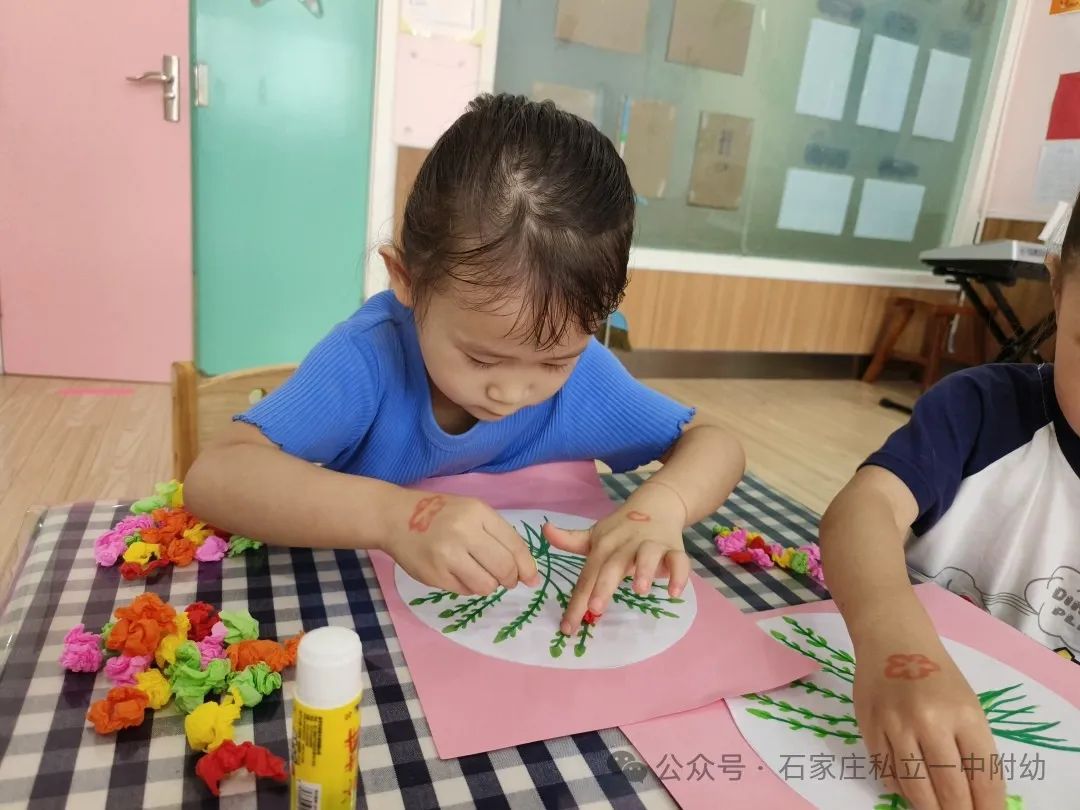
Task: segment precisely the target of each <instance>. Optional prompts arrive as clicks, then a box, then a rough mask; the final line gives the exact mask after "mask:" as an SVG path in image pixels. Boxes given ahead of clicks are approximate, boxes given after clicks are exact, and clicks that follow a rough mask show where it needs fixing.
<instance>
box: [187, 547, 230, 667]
mask: <svg viewBox="0 0 1080 810" xmlns="http://www.w3.org/2000/svg"><path fill="white" fill-rule="evenodd" d="M204 545H205V544H204ZM228 632H229V631H228V629H227V628H226V627H225V625H224V624H223V623H221V622H215V623H214V626H213V627H211V628H210V635H208V636H207V637H206V638H204V639H203V640H202V641H196V642H195V646H196V647H198V648H199V655H200V656H201V657H202V668H203V669H206V665H207V664H208V663H210V662H211V661H212V660H214V659H215V658H224V657H225V635H226V634H227V633H228Z"/></svg>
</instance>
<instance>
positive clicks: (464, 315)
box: [185, 95, 743, 633]
mask: <svg viewBox="0 0 1080 810" xmlns="http://www.w3.org/2000/svg"><path fill="white" fill-rule="evenodd" d="M633 225H634V193H633V190H632V189H631V187H630V181H629V178H628V176H627V173H626V167H625V166H624V164H623V162H622V160H621V159H620V158H619V156H618V154H617V153H616V151H615V149H614V147H613V146H612V144H611V142H610V141H609V140H608V139H607V138H605V137H604V136H603V135H602V134H600V132H599V131H598V130H597V129H596V128H595V127H593V126H592V125H591V124H589V123H587V122H585V121H583V120H582V119H580V118H577V117H575V116H572V115H570V114H568V113H565V112H562V111H559V110H558V109H556V107H555V106H554V105H553V104H551V103H550V102H546V103H542V104H541V103H536V102H532V101H528V100H527V99H525V98H522V97H512V96H507V95H500V96H482V97H480V98H478V99H477V100H475V101H474V102H473V103H472V104H471V105H470V106H469V109H468V111H467V112H466V113H465V114H464V115H463V116H462V117H461V118H459V119H458V120H457V122H455V123H454V124H453V125H452V126H451V127H450V129H449V130H447V132H446V133H445V134H444V135H443V136H442V138H440V139H439V142H438V143H437V144H436V145H435V147H434V148H433V149H432V151H431V153H430V155H429V156H428V157H427V159H426V160H425V161H424V164H423V166H422V168H421V170H420V173H419V176H418V177H417V179H416V184H415V186H414V188H413V190H412V192H411V194H410V195H409V199H408V203H407V205H406V208H405V216H404V222H403V226H402V230H401V239H400V243H399V244H398V245H396V246H394V247H393V248H388V249H385V250H384V251H383V258H384V260H385V262H386V266H387V269H388V271H389V275H390V286H391V290H390V291H388V292H385V293H382V294H380V295H376V296H374V297H373V298H371V299H370V300H369V301H368V302H367V303H366V304H364V306H363V307H361V308H360V310H359V311H358V312H357V313H356V314H355V315H354V316H353V317H352V318H350V319H349V320H348V321H346V322H345V323H342V324H340V325H339V326H337V327H336V328H335V329H334V330H333V331H331V333H330V334H329V335H328V336H327V337H326V338H325V339H324V340H323V341H322V342H321V343H320V344H319V345H318V346H316V347H315V349H314V350H313V351H312V352H311V354H310V355H309V356H308V357H307V359H306V360H305V361H304V362H303V363H302V364H301V366H300V367H299V369H298V370H297V371H296V373H295V374H294V375H293V376H292V377H291V379H290V380H289V381H288V382H286V383H285V384H284V385H283V386H282V387H281V388H280V389H279V390H277V391H275V392H274V393H272V394H271V395H270V396H268V397H267V398H265V399H264V400H262V401H261V402H260V403H258V404H257V405H256V406H254V407H253V408H252V409H251V410H250V411H249V412H247V413H246V414H243V415H242V416H240V417H238V420H237V421H236V422H234V424H233V425H232V426H231V428H230V429H229V430H227V431H226V432H225V435H223V436H221V437H220V438H219V439H218V440H217V441H216V442H215V443H214V444H213V445H212V446H210V447H208V448H207V449H206V450H205V451H204V452H203V453H202V454H201V455H200V456H199V458H198V459H197V461H196V463H195V464H194V466H193V467H192V469H191V471H190V473H189V475H188V479H187V482H186V484H185V498H186V500H187V502H188V504H189V505H190V507H191V508H192V510H193V511H195V512H196V513H197V514H198V515H200V516H201V517H203V518H204V519H206V520H209V521H211V522H212V523H214V524H215V525H219V526H222V527H223V528H226V529H228V530H230V531H233V532H237V533H241V534H246V535H252V536H255V537H259V538H260V539H263V540H266V541H268V542H271V543H282V544H289V545H294V546H311V547H324V548H325V547H331V548H380V549H382V550H384V551H386V552H387V553H389V554H390V555H391V556H393V557H394V559H395V560H396V561H397V562H398V564H399V565H401V566H402V567H403V568H404V569H405V570H406V571H408V572H409V573H410V574H411V575H412V576H413V577H415V578H416V579H418V580H420V581H422V582H424V583H425V584H428V585H431V586H433V587H439V588H446V589H448V590H451V591H455V592H457V593H461V594H488V593H491V592H492V591H493V590H494V589H495V588H497V587H498V586H499V585H503V586H505V587H508V588H509V587H513V586H515V585H516V584H517V583H518V582H525V583H527V584H533V583H535V582H536V581H537V572H536V566H535V564H534V563H533V560H532V557H531V556H530V554H529V553H528V550H527V548H526V545H525V544H524V543H523V542H522V541H521V539H520V538H519V537H518V536H517V534H516V533H515V532H514V530H513V529H512V528H511V527H510V526H509V525H508V524H507V523H506V522H505V521H504V520H503V519H502V518H501V517H500V516H499V515H498V514H497V513H496V512H494V511H493V510H492V509H491V508H489V507H488V506H487V505H485V504H483V503H481V502H480V501H478V500H475V499H471V498H462V497H455V496H450V495H441V494H432V493H425V492H417V491H412V490H407V489H405V488H404V486H407V485H409V484H412V483H414V482H416V481H419V480H421V479H424V478H427V477H431V476H444V475H452V474H457V473H466V472H501V471H508V470H514V469H519V468H521V467H525V466H528V465H533V464H541V463H545V462H553V461H566V460H590V461H591V460H594V459H600V460H602V461H604V462H606V463H607V464H609V465H610V466H611V467H612V468H613V469H614V470H616V471H622V470H629V469H633V468H634V467H637V466H639V465H641V464H644V463H647V462H650V461H653V460H655V459H661V460H663V461H664V462H665V466H664V468H663V469H662V470H660V471H659V472H657V473H655V474H654V475H653V476H651V477H650V478H649V480H648V482H647V483H646V484H645V485H643V486H642V487H640V488H639V489H637V490H636V491H635V492H634V493H633V495H631V497H630V498H629V499H628V500H627V502H626V503H625V504H623V505H622V506H620V508H619V509H617V510H616V511H615V512H614V513H613V514H612V515H611V516H610V517H608V518H606V519H604V520H602V521H600V522H599V523H598V524H596V526H594V527H593V529H591V530H590V531H586V532H567V531H563V530H560V529H557V528H555V527H554V526H548V527H547V528H546V529H545V532H546V536H547V538H548V540H549V541H550V542H551V543H552V544H553V545H556V546H557V547H559V548H563V549H566V550H569V551H575V552H579V553H582V554H587V557H588V559H587V562H586V565H585V567H584V569H583V571H582V574H581V577H580V579H579V581H578V586H577V588H576V589H575V591H574V594H573V597H572V598H571V600H570V603H569V607H568V608H567V610H566V614H565V616H564V618H563V625H562V630H563V632H566V633H573V632H576V630H577V629H578V627H579V625H580V621H581V619H582V617H583V616H584V614H585V612H586V610H591V611H592V612H593V613H596V614H599V613H601V612H602V611H603V610H604V608H605V606H606V604H607V602H608V600H609V598H610V596H611V594H612V592H613V591H614V590H615V589H616V588H617V587H618V585H619V583H620V582H621V581H622V579H623V578H624V577H625V576H627V575H633V577H634V587H635V588H636V589H637V590H638V591H639V592H641V593H646V592H647V591H648V588H650V587H651V585H652V583H653V581H654V579H655V578H665V577H666V578H667V579H668V590H669V592H670V593H671V595H672V596H676V595H678V594H679V593H680V592H681V591H682V589H683V588H684V587H685V584H686V580H687V577H688V576H689V561H688V558H687V556H686V553H685V551H684V549H683V541H682V531H683V529H684V527H685V526H687V525H688V524H690V523H693V522H695V521H697V520H700V519H701V518H702V517H704V516H706V515H708V514H710V513H711V512H713V511H714V510H715V509H716V508H717V507H718V506H719V505H720V504H721V503H722V502H723V501H724V500H725V499H726V498H727V496H728V495H729V494H730V492H731V490H732V489H733V488H734V486H735V483H736V482H737V481H738V480H739V478H740V477H741V475H742V472H743V453H742V449H741V447H740V446H739V444H738V442H737V441H736V440H735V439H734V438H732V437H731V436H730V435H729V434H728V433H726V432H725V431H723V430H721V429H720V428H718V427H715V426H711V425H702V424H699V423H698V422H695V423H694V424H690V422H691V419H692V417H693V415H694V412H693V410H692V409H690V408H687V407H685V406H683V405H680V404H678V403H676V402H674V401H672V400H670V399H668V398H666V397H664V396H661V395H660V394H658V393H656V392H655V391H652V390H650V389H649V388H647V387H645V386H644V385H642V384H640V383H638V382H637V381H635V380H634V379H633V378H632V377H631V376H630V375H629V374H628V373H627V372H626V371H625V370H624V369H623V367H622V366H621V364H620V363H619V361H618V360H617V359H616V358H615V357H614V356H613V355H612V354H611V353H610V352H609V351H608V350H607V349H606V348H604V347H603V346H601V345H600V344H599V343H598V342H597V341H596V340H595V339H594V338H593V334H594V332H595V331H596V330H597V328H598V326H599V325H600V324H601V323H602V322H603V321H604V319H605V318H606V317H607V316H608V314H609V313H611V312H612V311H613V310H614V309H615V307H616V306H617V305H618V303H619V301H620V299H621V297H622V295H623V291H624V288H625V286H626V281H627V261H628V258H629V249H630V240H631V236H632V233H633Z"/></svg>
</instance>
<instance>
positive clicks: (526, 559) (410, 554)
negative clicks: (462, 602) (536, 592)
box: [384, 492, 540, 596]
mask: <svg viewBox="0 0 1080 810" xmlns="http://www.w3.org/2000/svg"><path fill="white" fill-rule="evenodd" d="M407 496H408V497H409V498H410V501H409V506H408V509H407V510H405V512H404V514H405V515H406V518H405V520H404V521H403V525H402V527H401V531H400V532H397V533H395V535H394V538H393V541H392V543H390V544H388V545H387V546H386V547H385V548H384V550H385V551H386V552H387V553H388V554H389V555H390V556H391V557H393V558H394V560H395V561H396V562H397V564H398V565H400V566H401V567H402V568H404V569H405V571H407V572H408V574H409V576H411V577H412V578H413V579H417V580H419V581H420V582H423V583H424V584H425V585H429V586H431V587H433V588H442V589H443V590H447V591H453V592H454V593H457V594H461V595H471V594H476V595H480V596H487V595H488V594H490V593H492V592H493V591H495V590H496V589H497V588H498V587H499V586H500V585H501V586H502V587H504V588H513V587H514V586H515V585H517V584H518V583H519V582H524V583H525V584H527V585H530V586H531V585H537V584H539V581H540V578H539V575H538V574H537V572H536V562H535V561H534V560H533V558H532V554H531V553H530V552H529V547H528V545H527V544H526V543H525V541H524V540H522V539H521V537H520V536H519V535H518V533H517V532H516V531H514V529H513V528H512V527H511V526H510V524H509V523H507V522H506V521H505V520H503V518H502V517H501V516H500V515H499V513H498V512H496V511H495V510H494V509H492V508H491V507H490V506H488V505H487V504H486V503H484V502H483V501H480V500H477V499H476V498H462V497H459V496H456V495H440V494H436V493H423V492H420V493H418V492H408V493H407Z"/></svg>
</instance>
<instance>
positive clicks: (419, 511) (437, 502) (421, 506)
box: [409, 495, 446, 533]
mask: <svg viewBox="0 0 1080 810" xmlns="http://www.w3.org/2000/svg"><path fill="white" fill-rule="evenodd" d="M444 506H446V498H445V497H443V496H442V495H429V496H428V497H426V498H421V499H420V500H418V501H417V502H416V508H414V509H413V513H412V517H410V518H409V528H410V529H411V530H412V531H414V532H421V533H422V532H426V531H427V530H428V529H430V528H431V521H432V520H434V519H435V515H437V514H439V512H440V511H441V510H442V508H443V507H444Z"/></svg>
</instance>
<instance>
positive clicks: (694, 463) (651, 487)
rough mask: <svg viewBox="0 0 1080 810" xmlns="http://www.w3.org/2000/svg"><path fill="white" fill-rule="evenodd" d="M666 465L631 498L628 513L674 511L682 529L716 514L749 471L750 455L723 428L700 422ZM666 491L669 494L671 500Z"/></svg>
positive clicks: (680, 441) (682, 439)
mask: <svg viewBox="0 0 1080 810" xmlns="http://www.w3.org/2000/svg"><path fill="white" fill-rule="evenodd" d="M661 461H662V462H663V463H664V466H663V468H661V469H660V470H658V471H657V472H655V473H653V474H652V475H650V476H649V478H648V479H647V480H646V481H645V483H644V484H643V485H642V486H640V487H638V489H636V490H635V491H634V492H633V493H632V494H631V495H630V497H629V498H628V499H627V501H626V508H627V509H638V508H640V507H641V506H644V505H645V504H649V505H650V508H653V509H655V510H659V511H670V513H671V514H672V516H675V515H678V516H679V517H681V519H682V522H683V528H686V527H687V526H690V525H692V524H694V523H697V522H698V521H699V520H701V519H702V518H705V517H708V516H709V515H711V514H712V513H713V512H715V511H716V510H717V509H718V508H719V507H720V506H721V505H722V504H723V503H724V501H726V500H727V499H728V496H729V495H731V493H732V491H733V490H734V489H735V485H736V484H738V483H739V481H740V480H741V479H742V477H743V473H744V472H746V453H745V452H744V451H743V447H742V444H740V442H739V440H738V439H737V438H735V436H734V435H732V434H731V433H729V432H728V431H727V430H725V429H724V428H722V427H720V426H718V425H714V424H710V423H708V422H705V421H703V420H700V419H698V418H695V419H694V421H693V422H692V423H691V424H690V425H689V426H688V427H687V428H686V430H684V431H683V433H682V435H681V436H680V437H679V439H678V441H676V442H675V444H674V445H673V446H672V448H671V449H670V450H669V451H668V452H667V453H666V454H665V455H664V457H663V458H662V459H661ZM661 490H666V491H667V494H666V496H664V495H662V494H661V492H660V491H661ZM672 495H674V496H675V498H676V499H677V503H676V502H674V501H673V500H672V497H671V496H672ZM658 498H665V499H666V501H667V503H666V504H664V503H661V502H660V501H659V500H658ZM680 506H681V511H680V509H679V508H678V507H680Z"/></svg>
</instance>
